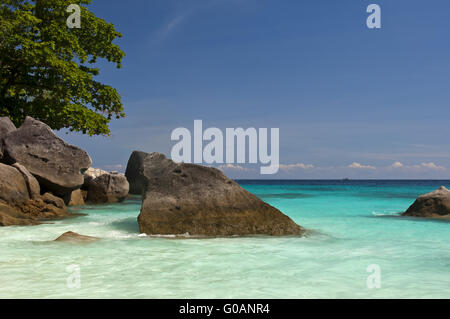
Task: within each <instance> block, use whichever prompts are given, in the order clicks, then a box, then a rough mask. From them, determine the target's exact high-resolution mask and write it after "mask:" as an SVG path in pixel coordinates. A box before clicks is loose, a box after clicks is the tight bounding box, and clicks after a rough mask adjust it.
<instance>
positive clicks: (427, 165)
mask: <svg viewBox="0 0 450 319" xmlns="http://www.w3.org/2000/svg"><path fill="white" fill-rule="evenodd" d="M420 165H421V166H422V167H425V168H429V169H435V170H445V169H447V168H445V167H444V166H439V165H436V164H435V163H433V162H430V163H422V164H420Z"/></svg>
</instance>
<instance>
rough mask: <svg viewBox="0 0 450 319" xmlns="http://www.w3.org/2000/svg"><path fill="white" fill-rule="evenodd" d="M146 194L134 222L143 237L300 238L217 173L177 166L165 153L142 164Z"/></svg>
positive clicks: (284, 219)
mask: <svg viewBox="0 0 450 319" xmlns="http://www.w3.org/2000/svg"><path fill="white" fill-rule="evenodd" d="M143 167H144V168H143V174H144V176H145V178H146V189H145V192H144V196H143V203H142V208H141V213H140V215H139V217H138V222H139V227H140V231H141V233H145V234H147V235H184V234H186V233H189V235H191V236H233V235H272V236H282V235H301V234H303V232H304V230H303V228H301V227H300V226H298V225H297V224H295V223H294V222H293V221H292V220H291V219H290V218H289V217H288V216H286V215H284V214H283V213H281V212H280V211H279V210H278V209H276V208H274V207H272V206H270V205H269V204H266V203H265V202H263V201H261V200H260V199H259V198H258V197H256V196H254V195H253V194H251V193H249V192H247V191H246V190H244V189H243V188H242V187H240V186H239V185H238V184H237V183H236V182H234V181H232V180H230V179H229V178H227V177H226V176H225V175H224V174H223V173H222V172H221V171H220V170H218V169H215V168H210V167H203V166H200V165H194V164H184V163H175V162H173V161H172V160H170V159H167V158H166V157H165V156H164V155H163V154H160V153H152V154H150V155H148V156H147V157H146V158H145V160H144V165H143Z"/></svg>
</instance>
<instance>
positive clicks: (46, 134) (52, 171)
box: [4, 117, 92, 195]
mask: <svg viewBox="0 0 450 319" xmlns="http://www.w3.org/2000/svg"><path fill="white" fill-rule="evenodd" d="M4 157H5V159H6V160H7V161H8V163H10V164H13V163H16V162H18V163H20V164H21V165H23V166H25V167H26V168H27V169H28V171H30V173H31V174H33V175H34V176H35V177H36V178H37V179H38V181H39V183H40V185H41V186H43V187H45V188H46V189H48V190H50V191H52V192H53V193H55V194H58V195H66V194H68V193H70V192H71V191H72V190H75V189H78V188H80V187H81V186H82V185H83V182H84V178H83V173H84V171H86V170H87V169H88V168H89V167H90V166H91V163H92V162H91V159H90V157H89V155H88V154H87V153H86V152H85V151H84V150H82V149H81V148H79V147H76V146H73V145H69V144H67V143H66V142H64V141H63V140H62V139H60V138H59V137H58V136H56V134H55V133H54V132H53V131H52V130H51V128H50V127H49V126H47V125H46V124H44V123H42V122H40V121H37V120H35V119H33V118H31V117H27V118H26V119H25V122H24V123H23V124H22V126H21V127H20V128H19V129H17V130H15V131H13V132H11V133H9V134H8V136H7V137H6V138H5V139H4Z"/></svg>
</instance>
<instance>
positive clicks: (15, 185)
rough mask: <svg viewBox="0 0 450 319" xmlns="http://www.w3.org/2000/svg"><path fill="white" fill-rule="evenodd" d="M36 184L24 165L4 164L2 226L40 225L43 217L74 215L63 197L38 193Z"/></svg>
mask: <svg viewBox="0 0 450 319" xmlns="http://www.w3.org/2000/svg"><path fill="white" fill-rule="evenodd" d="M35 183H36V181H35V180H34V177H33V176H32V175H31V174H29V173H28V171H27V170H26V169H25V168H24V167H18V168H16V167H13V166H8V165H5V164H1V163H0V204H1V205H0V219H1V221H0V225H1V226H12V225H36V224H39V221H40V220H45V219H57V218H62V217H68V216H71V215H70V214H69V213H68V212H67V210H66V207H65V205H64V201H63V200H62V199H61V198H59V197H56V196H54V195H52V194H50V193H46V194H44V195H40V194H38V192H37V191H36V189H33V188H35V187H36V185H35ZM32 185H34V186H32Z"/></svg>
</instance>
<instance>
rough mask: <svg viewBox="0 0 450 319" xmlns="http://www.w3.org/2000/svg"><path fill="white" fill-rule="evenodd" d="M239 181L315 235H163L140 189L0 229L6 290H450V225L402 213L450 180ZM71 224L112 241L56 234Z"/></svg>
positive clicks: (264, 294) (366, 293) (116, 294)
mask: <svg viewBox="0 0 450 319" xmlns="http://www.w3.org/2000/svg"><path fill="white" fill-rule="evenodd" d="M239 182H240V183H241V185H242V186H243V187H245V188H246V189H247V190H249V191H250V192H252V193H254V194H256V195H257V196H259V197H260V198H262V199H263V200H265V201H267V202H268V203H270V204H271V205H273V206H275V207H277V208H279V209H280V210H281V211H283V212H284V213H285V214H287V215H289V216H290V217H291V218H292V219H294V220H295V221H296V222H297V223H298V224H300V225H302V226H303V227H305V228H307V229H310V230H311V233H310V235H309V236H308V237H304V238H296V237H288V238H271V237H247V238H216V239H173V238H153V237H145V236H142V235H139V229H138V225H137V221H136V217H137V215H138V213H139V209H140V200H139V198H137V197H136V198H131V199H129V200H127V201H126V202H124V203H122V204H115V205H106V206H87V207H83V208H82V209H80V208H72V209H73V210H74V211H80V212H83V213H86V214H88V215H87V216H83V217H78V218H74V219H68V220H63V221H57V222H55V223H53V224H46V225H40V226H35V227H8V228H0V252H1V253H0V298H450V223H449V222H446V221H442V220H441V221H436V220H421V219H414V218H404V217H399V212H402V211H404V210H406V208H407V207H408V206H409V205H410V204H412V203H413V201H414V199H415V198H416V197H417V196H418V195H420V194H423V193H426V192H429V191H432V190H434V189H436V188H437V187H439V186H441V185H445V186H450V181H239ZM69 230H70V231H75V232H78V233H81V234H83V235H90V236H97V237H100V238H102V239H101V240H100V241H98V242H94V243H89V244H70V243H61V242H52V240H53V239H55V238H56V237H58V236H59V235H61V234H62V233H64V232H66V231H69ZM71 265H72V267H71ZM73 265H75V267H79V268H78V269H79V273H80V276H79V279H80V281H79V283H80V285H79V287H78V288H77V287H72V286H71V285H68V280H69V283H70V282H72V281H71V280H72V279H73V277H71V276H73V274H74V272H73V269H74V268H73V267H74V266H73ZM370 265H376V267H378V268H379V270H380V273H379V275H380V276H379V278H380V284H381V287H380V288H372V289H370V288H368V286H367V278H368V276H370V275H371V273H370V272H368V271H367V269H368V267H369V266H370ZM372 267H373V266H372ZM372 269H373V268H372ZM71 278H72V279H71Z"/></svg>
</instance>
